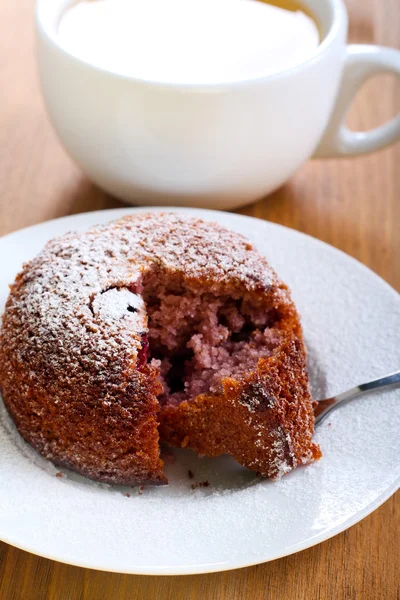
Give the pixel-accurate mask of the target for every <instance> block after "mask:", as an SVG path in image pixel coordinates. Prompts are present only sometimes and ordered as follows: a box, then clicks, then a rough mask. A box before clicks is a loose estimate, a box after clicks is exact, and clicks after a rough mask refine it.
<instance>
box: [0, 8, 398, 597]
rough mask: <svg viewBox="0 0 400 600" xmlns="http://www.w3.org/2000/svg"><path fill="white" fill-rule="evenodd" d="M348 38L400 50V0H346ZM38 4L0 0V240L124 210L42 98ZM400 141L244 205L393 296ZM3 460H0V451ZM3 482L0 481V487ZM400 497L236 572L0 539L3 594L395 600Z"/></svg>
mask: <svg viewBox="0 0 400 600" xmlns="http://www.w3.org/2000/svg"><path fill="white" fill-rule="evenodd" d="M347 4H348V7H349V11H350V18H351V28H350V38H351V41H357V42H369V43H377V44H385V45H390V46H394V47H400V18H399V15H400V0H348V2H347ZM32 12H33V0H1V2H0V24H1V35H0V235H3V234H6V233H8V232H11V231H13V230H15V229H19V228H21V227H24V226H27V225H31V224H33V223H39V222H41V221H44V220H47V219H52V218H54V217H59V216H63V215H68V214H72V213H78V212H83V211H89V210H98V209H102V208H111V207H118V206H122V204H121V203H120V202H119V201H117V200H115V199H113V198H111V197H109V196H107V195H105V194H104V193H103V192H101V191H100V190H99V189H97V188H95V187H94V186H93V185H92V184H91V183H90V182H89V181H87V180H86V179H85V178H84V177H83V176H82V174H81V173H80V171H79V169H78V168H77V167H76V166H74V165H73V164H72V163H71V161H70V160H69V158H68V157H67V156H66V155H65V153H64V151H63V149H62V148H61V147H60V145H59V143H58V142H57V140H56V138H55V135H54V133H53V132H52V130H51V128H50V126H49V123H48V121H47V118H46V115H45V113H44V109H43V106H42V102H41V99H40V96H39V91H38V83H37V77H36V72H35V66H34V56H33V34H32V29H33V26H32ZM399 89H400V88H399V86H397V87H396V84H395V82H394V81H393V80H392V78H390V77H389V76H387V77H386V76H383V77H381V78H378V79H377V80H376V81H373V82H371V83H369V84H367V86H366V89H365V91H363V92H361V94H360V97H359V98H358V99H357V101H356V102H355V105H354V108H353V110H352V112H351V117H350V121H351V124H352V125H353V126H354V127H356V128H358V129H367V128H369V127H371V126H375V125H377V124H379V123H381V122H383V121H384V120H385V119H387V118H388V117H391V116H393V115H394V114H395V111H396V109H397V110H398V109H399V107H400V94H399ZM399 196H400V145H399V144H398V145H397V146H395V147H392V148H390V149H387V150H385V151H383V152H381V153H379V154H375V155H372V156H368V157H364V158H359V159H355V160H343V161H319V162H310V163H308V164H307V165H306V166H304V167H303V168H302V169H301V170H300V172H299V173H298V174H297V175H296V176H295V177H294V178H293V179H292V181H290V183H288V184H287V185H286V186H285V187H284V188H283V189H281V190H279V191H278V192H276V193H275V194H274V195H273V196H271V197H269V198H266V199H265V200H262V201H261V202H258V203H257V204H254V205H252V206H249V207H246V208H245V209H243V210H242V211H241V212H243V213H244V214H249V215H253V216H257V217H260V218H263V219H268V220H270V221H274V222H277V223H282V224H284V225H287V226H289V227H293V228H295V229H298V230H300V231H304V232H306V233H308V234H311V235H313V236H315V237H318V238H320V239H322V240H324V241H325V242H328V243H330V244H333V245H334V246H336V247H337V248H340V249H341V250H344V251H345V252H347V253H349V254H351V255H352V256H354V257H356V258H357V259H359V260H360V261H362V262H363V263H365V264H366V265H368V266H369V267H370V268H371V269H373V270H374V271H376V272H377V273H378V274H379V275H381V276H382V277H383V278H384V279H386V280H387V281H388V282H389V283H390V284H391V285H392V286H393V287H394V288H396V289H397V290H398V291H400V266H399V265H400V235H399V226H400V197H399ZM0 460H1V457H0ZM0 485H1V482H0ZM399 500H400V495H399V494H397V496H394V497H392V498H391V499H390V500H388V501H387V502H386V503H385V504H384V505H383V506H382V507H381V508H379V509H378V510H376V511H375V512H374V513H373V514H372V515H370V516H369V517H367V518H366V519H364V520H363V521H362V522H361V523H359V524H358V525H355V526H354V527H352V528H351V529H349V530H348V531H346V532H344V533H342V534H340V535H338V536H336V537H334V538H333V539H331V540H329V541H326V542H324V543H322V544H320V545H319V546H316V547H314V548H311V549H309V550H305V551H303V552H301V553H299V554H295V555H293V556H290V557H287V558H284V559H281V560H277V561H274V562H272V563H268V564H264V565H259V566H256V567H251V568H247V569H240V570H238V571H231V572H226V573H220V574H213V575H199V576H186V577H158V578H156V577H145V576H128V575H118V574H110V573H102V572H96V571H91V570H89V569H82V568H78V567H71V566H67V565H63V564H60V563H55V562H52V561H51V560H45V559H43V558H39V557H36V556H34V555H31V554H28V553H27V552H23V551H20V550H17V549H15V548H12V547H10V546H8V545H6V544H3V543H0V600H14V599H16V600H20V599H21V600H22V599H23V600H31V599H32V600H39V599H47V598H49V599H52V600H70V599H71V600H75V599H84V600H103V599H107V600H108V599H110V600H119V599H121V600H125V599H133V598H135V599H136V598H137V599H140V600H148V599H161V600H165V599H171V600H189V599H190V600H197V599H200V598H201V599H202V600H236V599H237V600H239V599H240V600H245V599H249V600H286V599H288V600H303V599H304V600H314V599H321V600H329V599H331V598H335V599H336V600H380V599H382V600H395V599H397V600H399V598H400V586H399V572H400V563H399V543H398V539H399V530H400V506H399V504H400V503H399Z"/></svg>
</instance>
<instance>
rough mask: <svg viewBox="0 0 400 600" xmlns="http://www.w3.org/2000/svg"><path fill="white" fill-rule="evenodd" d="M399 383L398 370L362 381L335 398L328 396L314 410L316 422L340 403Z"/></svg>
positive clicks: (320, 420) (399, 375) (399, 373)
mask: <svg viewBox="0 0 400 600" xmlns="http://www.w3.org/2000/svg"><path fill="white" fill-rule="evenodd" d="M399 384H400V371H396V372H395V373H391V374H390V375H386V377H379V379H374V380H373V381H369V382H368V383H362V384H361V385H358V386H356V387H354V388H351V390H347V392H343V393H342V394H338V395H337V396H334V397H333V398H328V399H327V400H318V401H317V402H318V406H317V407H316V409H315V411H314V414H315V424H316V425H318V424H319V423H321V422H322V421H323V420H324V419H325V417H326V416H327V415H328V414H329V413H330V412H331V411H332V410H334V409H335V408H337V407H338V406H339V405H340V404H346V403H347V402H350V400H353V399H354V398H357V397H358V396H363V395H364V394H367V393H368V392H371V391H372V390H376V389H378V388H387V387H391V386H393V385H399Z"/></svg>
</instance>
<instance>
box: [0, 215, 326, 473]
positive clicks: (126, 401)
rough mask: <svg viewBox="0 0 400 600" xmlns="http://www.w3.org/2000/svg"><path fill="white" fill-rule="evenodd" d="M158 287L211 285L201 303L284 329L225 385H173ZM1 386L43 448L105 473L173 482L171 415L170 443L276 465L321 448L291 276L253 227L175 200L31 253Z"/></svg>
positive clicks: (194, 292)
mask: <svg viewBox="0 0 400 600" xmlns="http://www.w3.org/2000/svg"><path fill="white" fill-rule="evenodd" d="M160 290H161V291H160ZM157 294H158V295H160V294H163V295H164V296H165V297H166V302H171V297H172V298H174V299H175V300H176V299H177V298H178V300H179V298H181V300H179V301H180V302H181V304H180V305H179V306H181V307H182V306H184V300H185V298H186V297H187V296H189V298H201V299H202V300H201V302H202V303H203V304H201V303H200V305H199V306H200V307H201V306H205V305H208V304H210V305H211V304H212V303H213V302H214V303H215V302H217V304H218V303H219V304H218V306H219V307H220V306H222V307H225V308H222V309H221V310H225V311H228V309H227V308H226V307H228V308H229V311H231V312H232V310H235V311H236V312H238V314H239V312H240V318H241V319H242V313H243V315H244V317H243V319H242V320H243V322H244V320H245V319H247V321H246V323H247V324H246V326H245V327H247V328H248V327H249V323H252V319H253V321H254V319H256V317H254V318H253V317H252V315H253V314H256V312H257V314H258V313H261V314H264V315H267V317H266V319H265V322H264V323H263V325H262V327H263V328H264V327H265V326H266V327H267V329H268V331H269V333H268V336H269V337H268V340H270V339H271V340H273V342H270V341H268V343H267V342H266V341H265V339H264V338H263V341H262V343H263V344H264V346H263V348H264V347H265V348H267V346H268V344H270V349H268V351H267V350H266V349H265V348H264V349H263V352H264V355H263V357H262V358H260V359H259V360H258V361H256V364H255V365H254V368H252V369H248V370H247V372H243V373H240V374H236V375H235V376H232V377H221V383H220V388H218V389H217V388H215V389H214V390H213V391H209V392H208V393H202V394H200V395H197V397H194V398H189V396H188V397H183V398H182V397H181V396H179V394H178V395H175V396H174V394H173V391H171V393H170V396H168V394H167V392H166V390H167V383H166V382H167V379H165V378H164V379H163V376H162V375H160V360H159V359H160V358H161V359H162V360H161V371H162V370H163V368H164V369H165V367H163V366H162V364H171V363H170V362H168V361H173V360H175V357H176V355H177V354H176V352H177V351H176V349H175V350H174V351H172V350H171V348H172V345H171V347H169V346H168V352H167V350H166V348H167V347H166V346H163V344H164V342H162V343H161V342H160V343H158V342H157V343H156V342H155V341H154V340H156V339H158V338H156V337H155V336H157V335H159V332H158V330H157V328H156V326H155V325H153V323H156V322H157V318H158V317H157V313H156V309H155V308H154V306H155V305H156V304H155V303H156V301H157V299H156V300H155V299H154V298H155V296H157ZM168 294H169V295H168ZM185 294H186V296H185ZM143 298H144V301H145V302H144V301H143ZM233 302H235V303H236V304H235V306H240V311H239V309H236V308H235V309H233V304H232V303H233ZM224 303H225V304H224ZM157 306H158V305H157ZM199 310H200V309H199ZM201 310H203V309H201ZM201 310H200V313H201ZM218 310H220V309H219V308H218ZM189 313H190V311H188V312H187V313H185V314H186V317H185V319H183V322H184V323H183V328H182V330H179V331H178V332H177V333H176V336H177V337H176V339H178V338H179V339H181V338H182V340H183V341H182V340H181V341H180V342H179V343H181V345H182V344H183V345H185V344H186V343H187V341H188V340H189V338H190V336H191V335H192V334H193V332H195V333H196V335H197V336H199V335H200V336H201V335H205V333H204V332H203V333H198V332H199V331H202V330H201V327H203V329H204V331H205V326H204V323H202V324H200V320H199V317H198V315H197V316H196V315H195V314H194V313H193V315H192V314H191V313H190V314H189ZM226 314H228V313H227V312H226ZM257 318H259V317H257ZM228 320H229V319H228ZM255 322H256V321H255ZM210 323H211V321H210ZM171 327H172V326H171ZM219 327H220V329H221V331H222V330H224V331H225V330H226V332H228V331H229V328H228V327H222V325H219ZM254 327H255V325H254V323H253V329H254ZM167 328H168V327H167ZM189 330H190V331H189ZM174 331H175V330H174ZM243 331H244V329H243ZM271 332H272V333H271ZM231 333H232V332H230V333H229V336H230V335H231ZM174 335H175V334H174ZM226 335H227V336H228V333H226ZM233 335H234V334H232V336H233ZM236 335H237V334H236ZM254 335H260V334H254V333H253V332H252V333H251V334H250V338H249V339H250V345H252V344H253V345H255V342H254V343H253V337H254ZM185 336H186V337H185ZM232 336H231V337H232ZM252 336H253V337H252ZM231 337H229V339H231ZM149 339H150V351H149V349H148V340H149ZM174 339H175V338H174ZM232 339H233V337H232ZM254 339H255V338H254ZM166 343H167V345H168V344H169V343H170V342H169V341H167V342H166ZM228 343H229V342H228ZM257 343H258V342H257ZM157 344H158V345H157ZM171 344H172V342H171ZM156 346H157V353H158V354H157V353H156V351H155V350H154V355H153V354H152V350H151V348H152V347H153V348H156ZM189 346H190V343H189ZM239 346H240V344H239ZM239 346H238V347H239ZM233 347H235V348H236V346H233ZM268 348H269V346H268ZM164 351H165V352H164ZM163 352H164V354H163ZM174 352H175V354H174ZM165 353H167V354H165ZM168 353H169V354H168ZM156 354H157V355H156ZM164 355H167V362H165V360H164ZM171 357H172V358H171ZM163 360H164V363H163V362H162V361H163ZM186 364H188V365H189V367H188V368H189V370H190V369H194V367H192V366H191V365H192V363H191V362H190V360H189V361H187V363H186ZM187 377H189V375H188V376H187ZM168 381H169V380H168ZM168 385H169V384H168ZM185 385H189V383H187V384H185ZM163 386H164V393H162V392H163ZM0 387H1V391H2V395H3V399H4V402H5V404H6V406H7V409H8V411H9V413H10V415H11V416H12V418H13V419H14V421H15V423H16V426H17V428H18V430H19V432H20V433H21V435H22V436H23V437H24V438H25V439H26V440H27V441H28V442H29V443H30V444H31V445H32V446H33V447H34V448H36V450H38V452H40V453H41V454H42V455H43V456H45V457H46V458H48V459H50V460H52V461H53V462H54V463H55V464H57V465H64V466H67V467H69V468H71V469H73V470H75V471H77V472H79V473H81V474H83V475H86V476H88V477H90V478H93V479H96V480H98V481H104V482H108V483H123V484H139V483H147V484H159V483H165V482H166V479H165V476H164V474H163V465H162V461H161V460H160V457H159V433H158V424H159V423H160V433H161V438H162V439H163V440H165V441H167V442H169V443H170V444H172V445H183V446H190V447H192V448H194V449H195V450H196V451H197V452H199V453H202V454H207V455H209V456H217V455H219V454H221V453H229V454H232V455H233V456H234V457H235V458H236V459H237V460H238V461H239V462H240V463H241V464H243V465H245V466H247V467H249V468H250V469H252V470H254V471H257V472H259V473H261V474H262V475H264V476H273V477H274V476H279V475H280V474H283V473H285V472H287V471H289V470H290V469H291V468H293V467H295V466H296V465H298V464H301V463H306V462H309V461H311V460H313V459H315V458H317V457H318V456H319V455H320V452H319V448H318V447H317V446H316V445H315V444H314V443H313V442H312V434H313V424H314V419H313V410H312V403H311V399H310V393H309V388H308V377H307V372H306V367H305V350H304V346H303V342H302V337H301V329H300V324H299V319H298V315H297V312H296V310H295V307H294V305H293V303H292V301H291V299H290V295H289V292H288V290H287V288H286V286H285V285H284V284H283V283H282V282H281V281H280V280H279V278H278V277H277V275H276V274H275V273H274V272H273V271H272V269H271V268H270V267H269V265H268V264H267V262H266V261H265V259H264V258H263V257H261V256H260V255H259V254H258V253H257V252H256V250H254V249H253V247H252V246H251V244H249V242H248V241H247V240H246V239H245V238H243V237H242V236H240V235H238V234H236V233H233V232H230V231H227V230H225V229H223V228H222V227H220V226H218V225H215V224H211V223H205V222H203V221H200V220H194V219H189V218H186V217H182V216H177V215H175V214H171V213H170V214H142V215H135V216H130V217H126V218H124V219H121V220H119V221H116V222H114V223H111V224H110V225H107V226H105V227H97V228H95V229H92V230H90V231H89V232H86V233H74V234H68V235H65V236H63V237H61V238H58V239H56V240H53V241H51V242H49V243H48V244H47V245H46V247H45V249H44V250H43V251H42V252H41V254H39V255H38V256H37V257H36V258H35V259H33V260H32V261H31V262H29V263H28V264H26V265H25V266H24V268H23V270H22V272H21V273H20V274H19V275H18V277H17V279H16V281H15V283H14V284H13V285H12V286H11V292H10V296H9V299H8V302H7V305H6V310H5V313H4V315H3V326H2V330H1V333H0ZM158 398H159V399H160V401H159V399H158ZM171 398H172V399H173V398H175V400H174V401H170V399H171ZM176 398H179V401H177V400H176Z"/></svg>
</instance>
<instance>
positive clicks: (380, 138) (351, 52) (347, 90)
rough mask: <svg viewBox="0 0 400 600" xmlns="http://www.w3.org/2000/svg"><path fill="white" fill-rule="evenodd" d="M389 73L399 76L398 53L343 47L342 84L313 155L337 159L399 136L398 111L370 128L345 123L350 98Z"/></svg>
mask: <svg viewBox="0 0 400 600" xmlns="http://www.w3.org/2000/svg"><path fill="white" fill-rule="evenodd" d="M382 73H393V74H394V75H397V76H398V77H399V79H400V52H399V51H398V50H393V49H391V48H382V47H380V46H370V45H362V44H354V45H350V46H347V56H346V61H345V65H344V70H343V77H342V83H341V87H340V90H339V95H338V97H337V99H336V105H335V107H334V109H333V113H332V116H331V118H330V121H329V123H328V127H327V129H326V131H325V133H324V135H323V138H322V140H321V142H320V145H319V146H318V148H317V150H316V152H315V155H314V158H335V157H336V158H338V157H347V156H357V155H360V154H366V153H368V152H375V151H376V150H380V149H381V148H384V147H385V146H388V145H389V144H393V143H394V142H395V141H397V140H398V139H400V113H399V114H398V115H397V117H395V118H394V119H392V120H391V121H389V122H387V123H385V124H384V125H381V126H380V127H377V128H376V129H371V130H370V131H365V132H363V131H351V130H350V129H349V128H348V127H346V125H345V119H346V116H347V114H348V111H349V108H350V105H351V102H352V100H353V99H354V97H355V95H356V93H357V92H358V90H359V89H360V87H361V86H362V85H363V84H364V83H365V82H366V81H367V80H368V79H369V78H370V77H373V76H374V75H378V74H382Z"/></svg>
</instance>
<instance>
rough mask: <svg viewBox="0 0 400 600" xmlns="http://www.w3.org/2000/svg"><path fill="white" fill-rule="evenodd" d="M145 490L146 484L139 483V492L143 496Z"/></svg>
mask: <svg viewBox="0 0 400 600" xmlns="http://www.w3.org/2000/svg"><path fill="white" fill-rule="evenodd" d="M143 492H144V485H139V489H138V494H139V496H141V495H142V494H143Z"/></svg>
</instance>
